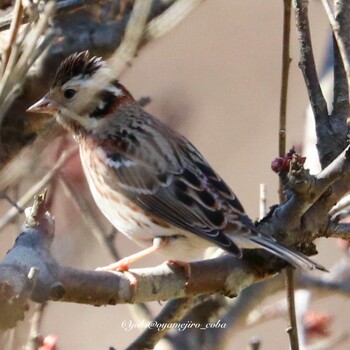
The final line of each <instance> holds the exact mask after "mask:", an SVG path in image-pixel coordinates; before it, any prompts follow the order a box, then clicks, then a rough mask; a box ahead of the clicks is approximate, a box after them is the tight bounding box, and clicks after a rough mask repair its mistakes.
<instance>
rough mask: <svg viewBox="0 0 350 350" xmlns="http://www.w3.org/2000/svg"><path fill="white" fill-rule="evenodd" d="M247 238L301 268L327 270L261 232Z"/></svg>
mask: <svg viewBox="0 0 350 350" xmlns="http://www.w3.org/2000/svg"><path fill="white" fill-rule="evenodd" d="M249 240H250V241H252V242H254V243H255V244H257V245H258V246H260V247H261V248H263V249H265V250H267V251H268V252H270V253H272V254H275V255H277V256H278V257H279V258H281V259H283V260H285V261H287V262H289V263H290V264H292V265H294V266H296V267H301V268H303V269H309V270H313V269H318V270H321V271H325V272H328V270H327V269H326V268H325V267H324V266H322V265H320V264H317V263H316V262H314V261H312V260H311V259H309V258H308V257H307V256H306V255H304V254H302V253H300V252H298V251H295V250H292V249H291V248H289V247H285V246H284V245H282V244H281V243H278V242H277V241H274V240H273V239H271V238H269V237H266V236H263V235H261V234H256V235H250V236H249Z"/></svg>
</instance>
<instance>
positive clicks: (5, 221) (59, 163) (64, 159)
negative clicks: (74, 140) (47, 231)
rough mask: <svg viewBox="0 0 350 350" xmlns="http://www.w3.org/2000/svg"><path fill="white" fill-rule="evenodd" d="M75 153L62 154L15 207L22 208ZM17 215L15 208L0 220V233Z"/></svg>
mask: <svg viewBox="0 0 350 350" xmlns="http://www.w3.org/2000/svg"><path fill="white" fill-rule="evenodd" d="M76 152H77V148H74V149H71V150H70V151H67V152H64V153H62V155H61V157H60V159H59V160H58V161H57V162H56V164H55V165H54V166H53V167H52V168H51V169H50V171H48V172H47V174H46V175H45V176H44V177H43V178H42V179H41V180H40V181H38V182H37V183H36V184H35V185H34V186H33V187H32V188H30V189H29V190H28V191H27V192H26V193H25V194H24V195H23V196H22V198H20V199H19V200H18V202H17V205H18V206H19V207H21V208H23V207H24V206H25V205H26V204H28V203H29V202H30V201H31V200H32V198H33V197H34V196H35V195H36V194H37V193H39V192H40V191H42V190H43V189H44V188H45V187H46V186H47V184H48V183H49V182H50V181H51V180H52V178H53V177H54V176H55V175H56V174H57V172H58V171H59V170H60V169H61V168H62V166H63V165H64V164H65V163H66V162H67V161H68V160H69V159H70V158H71V157H72V156H73V155H75V154H76ZM18 214H19V212H18V210H17V208H15V207H13V208H11V209H10V210H9V211H8V212H7V213H6V214H5V215H4V216H3V217H2V218H1V219H0V231H1V230H2V229H3V228H4V227H5V226H6V225H8V224H9V223H10V222H11V221H12V220H13V219H14V218H15V217H16V216H17V215H18Z"/></svg>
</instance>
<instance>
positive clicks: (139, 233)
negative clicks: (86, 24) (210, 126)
mask: <svg viewBox="0 0 350 350" xmlns="http://www.w3.org/2000/svg"><path fill="white" fill-rule="evenodd" d="M102 72H103V73H104V74H106V75H107V76H108V74H109V75H110V77H111V76H112V73H111V72H110V71H109V68H108V66H107V64H106V62H104V61H103V60H102V58H100V57H91V58H90V56H89V53H88V52H87V51H84V52H81V53H75V54H73V55H71V56H69V57H68V58H66V59H65V60H64V61H63V62H62V64H61V65H60V67H59V68H58V70H57V73H56V76H55V78H54V80H53V83H52V86H51V88H50V91H49V92H48V94H47V95H45V96H44V97H43V98H42V99H41V100H39V101H38V102H37V103H35V104H34V105H33V106H31V107H30V108H29V109H28V111H29V112H40V113H50V114H53V115H54V116H55V118H56V120H57V121H58V123H60V124H61V125H62V126H63V127H64V128H65V129H67V130H68V132H70V133H71V134H72V135H73V136H74V138H75V139H76V141H77V142H78V144H79V149H80V158H81V163H82V165H83V169H84V173H85V176H86V178H87V182H88V184H89V187H90V190H91V193H92V195H93V197H94V200H95V202H96V204H97V206H98V207H99V209H100V210H101V212H102V213H103V214H104V215H105V217H106V218H107V219H108V220H109V221H110V222H111V223H112V225H113V226H115V228H116V229H118V230H119V231H120V232H122V233H123V234H124V235H126V236H127V237H128V238H130V239H131V240H133V241H134V242H136V243H137V244H138V245H140V246H142V247H143V248H144V250H142V251H140V252H138V253H136V254H134V255H131V256H129V257H126V258H123V259H121V260H120V261H118V262H116V263H114V264H111V265H108V266H106V267H104V268H102V270H108V271H115V270H121V271H126V270H127V269H128V265H129V264H131V263H132V262H134V261H136V260H138V259H140V258H142V257H144V256H146V255H148V254H150V253H152V252H158V253H160V254H162V255H164V256H166V257H167V259H169V260H175V261H180V262H186V261H193V260H195V259H198V258H200V257H202V256H203V253H204V251H205V250H206V249H207V248H209V247H212V246H214V247H215V246H216V247H219V248H221V249H223V250H224V251H226V252H228V253H231V254H233V255H235V256H236V257H241V256H242V250H241V249H242V248H249V249H257V248H262V249H265V250H267V251H268V252H270V253H272V254H275V255H277V256H278V257H280V258H282V259H284V260H285V261H287V262H288V263H290V264H292V265H294V266H296V267H301V268H306V269H314V268H317V269H320V270H325V268H324V267H323V266H321V265H319V264H317V263H315V262H313V261H312V260H310V259H309V258H308V257H306V256H305V255H303V254H301V253H299V252H297V251H294V250H292V249H290V248H287V247H285V246H283V245H282V244H280V243H278V242H277V241H276V240H275V239H273V238H271V237H268V236H265V235H263V234H261V233H259V231H258V230H257V228H256V227H255V225H254V224H253V223H252V221H251V220H250V219H249V217H248V216H247V215H246V214H245V212H244V209H243V207H242V205H241V203H240V201H239V200H238V198H237V197H236V195H235V194H234V193H233V192H232V190H231V189H230V188H229V187H228V186H227V185H226V183H225V182H224V181H223V180H222V179H221V177H220V176H219V175H218V174H217V173H216V172H215V171H214V170H213V169H212V167H211V166H210V165H209V164H208V162H207V161H206V160H205V159H204V157H203V156H202V154H201V153H200V152H199V151H198V150H197V149H196V148H195V147H194V146H193V145H192V144H191V143H190V142H189V141H188V140H187V139H186V138H185V137H184V136H182V135H180V134H179V133H177V132H176V131H174V130H172V129H170V128H169V127H167V126H166V125H164V124H163V123H161V122H160V121H159V120H158V119H156V118H155V117H153V116H152V115H150V114H148V113H147V112H146V111H144V110H143V109H142V107H141V106H140V105H139V104H138V103H137V102H136V101H135V100H134V98H133V97H132V96H131V94H130V92H129V91H128V90H127V89H126V88H125V87H124V86H123V85H121V84H120V83H119V82H118V81H117V80H113V79H108V81H106V80H104V81H102V83H101V81H99V80H98V79H97V78H96V77H97V76H98V74H100V73H102Z"/></svg>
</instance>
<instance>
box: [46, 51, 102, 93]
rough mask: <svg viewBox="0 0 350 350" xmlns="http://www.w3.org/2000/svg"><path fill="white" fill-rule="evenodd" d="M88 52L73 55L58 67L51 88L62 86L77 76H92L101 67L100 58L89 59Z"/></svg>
mask: <svg viewBox="0 0 350 350" xmlns="http://www.w3.org/2000/svg"><path fill="white" fill-rule="evenodd" d="M89 56H90V55H89V51H83V52H80V53H74V54H73V55H70V56H69V57H67V58H66V59H65V60H64V61H63V62H62V63H61V65H60V66H59V68H58V70H57V73H56V76H55V78H54V80H53V82H52V86H51V88H54V87H57V86H62V85H63V84H65V83H66V82H67V81H69V80H70V79H72V78H73V77H76V76H78V75H82V76H84V75H88V76H92V75H93V74H94V73H95V72H96V71H97V70H98V69H99V68H100V67H101V65H102V63H103V61H102V59H101V57H95V56H94V57H92V58H90V57H89Z"/></svg>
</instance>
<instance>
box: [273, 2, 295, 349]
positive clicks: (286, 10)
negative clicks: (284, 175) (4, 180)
mask: <svg viewBox="0 0 350 350" xmlns="http://www.w3.org/2000/svg"><path fill="white" fill-rule="evenodd" d="M290 19H291V0H284V1H283V54H282V78H281V80H282V82H281V96H280V123H279V135H278V136H279V137H278V151H279V156H280V157H285V155H286V138H287V131H286V128H287V122H286V121H287V96H288V78H289V66H290V56H289V46H290V22H291V21H290ZM279 198H280V203H282V202H283V201H284V194H283V182H282V180H281V179H280V181H279ZM286 291H287V301H288V310H289V319H290V328H291V329H290V332H289V333H288V334H289V337H290V346H291V349H292V350H298V349H299V341H298V331H297V320H296V313H295V300H294V272H293V268H292V267H287V269H286Z"/></svg>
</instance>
